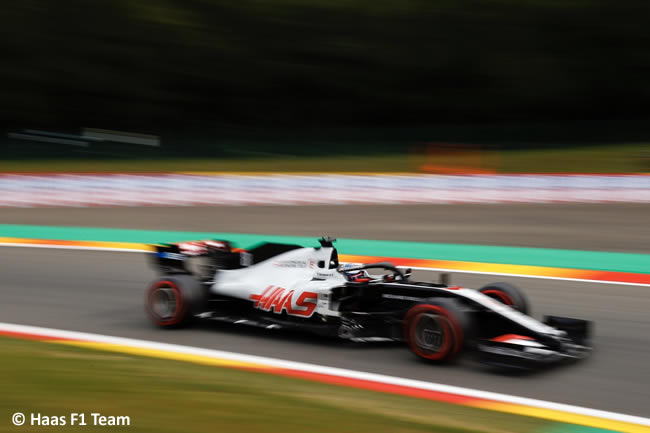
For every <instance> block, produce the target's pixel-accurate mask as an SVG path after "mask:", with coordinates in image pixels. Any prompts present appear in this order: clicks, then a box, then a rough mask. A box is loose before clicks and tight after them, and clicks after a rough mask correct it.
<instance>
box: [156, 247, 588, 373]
mask: <svg viewBox="0 0 650 433" xmlns="http://www.w3.org/2000/svg"><path fill="white" fill-rule="evenodd" d="M334 241H335V239H331V238H322V239H320V246H319V247H315V248H304V247H301V246H299V245H290V244H278V243H263V244H261V245H258V246H256V247H255V248H252V249H250V250H247V251H245V250H239V249H234V248H233V247H232V245H231V244H230V243H229V242H228V241H217V240H207V241H199V242H181V243H177V244H165V245H157V246H155V252H154V253H152V254H151V258H152V262H153V264H154V266H155V267H156V268H157V269H158V270H159V271H160V272H161V274H162V276H161V277H160V278H159V279H157V280H156V281H154V282H153V283H152V284H151V286H150V287H149V289H148V290H147V294H146V310H147V312H148V314H149V316H150V318H151V319H152V321H153V322H154V323H155V324H156V325H158V326H160V327H163V328H169V327H179V326H182V325H187V324H189V323H190V322H191V321H192V320H196V319H211V320H217V321H224V322H230V323H237V324H247V325H253V326H260V327H265V328H270V329H274V328H299V329H303V330H308V331H311V332H315V333H318V334H322V335H328V336H337V337H340V338H343V339H348V340H352V341H378V340H391V341H404V342H405V343H406V344H407V346H408V347H409V348H410V349H411V351H412V352H413V353H415V354H416V355H417V356H419V357H421V358H424V359H427V360H430V361H435V362H445V361H450V360H452V359H454V358H455V357H457V356H458V355H459V354H460V353H461V352H462V351H463V350H464V349H474V350H475V351H476V352H477V353H478V354H479V358H480V359H481V360H482V361H484V362H485V363H487V364H490V365H494V366H503V367H518V368H533V367H538V366H541V365H549V364H555V363H557V362H559V361H564V360H572V359H573V360H575V359H580V358H583V357H585V356H586V355H587V354H588V353H589V352H590V348H589V346H588V338H589V333H590V323H589V322H587V321H585V320H579V319H569V318H563V317H556V316H547V317H545V320H544V322H543V323H542V322H539V321H537V320H535V319H533V318H532V317H530V316H528V315H527V313H528V303H527V301H526V298H525V296H524V294H523V293H522V292H521V291H520V290H519V289H518V288H517V287H515V286H513V285H511V284H507V283H494V284H489V285H487V286H485V287H483V288H481V289H478V290H475V289H470V288H462V287H458V286H451V285H447V284H443V283H434V282H422V281H412V279H411V270H410V269H406V270H403V269H398V268H397V267H395V266H393V265H392V264H391V263H387V262H382V263H370V264H357V265H350V264H347V265H341V264H340V263H339V260H338V253H337V250H336V248H334V246H333V242H334ZM376 272H379V273H378V274H376Z"/></svg>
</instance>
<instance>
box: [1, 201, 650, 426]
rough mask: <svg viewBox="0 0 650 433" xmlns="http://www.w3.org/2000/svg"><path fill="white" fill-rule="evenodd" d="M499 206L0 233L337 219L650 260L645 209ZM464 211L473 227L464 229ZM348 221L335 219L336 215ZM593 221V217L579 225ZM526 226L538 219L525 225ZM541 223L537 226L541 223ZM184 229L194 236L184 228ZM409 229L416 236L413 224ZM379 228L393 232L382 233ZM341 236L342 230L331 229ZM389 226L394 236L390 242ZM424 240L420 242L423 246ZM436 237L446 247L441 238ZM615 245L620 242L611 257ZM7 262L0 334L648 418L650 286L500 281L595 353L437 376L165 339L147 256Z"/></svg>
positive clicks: (373, 353)
mask: <svg viewBox="0 0 650 433" xmlns="http://www.w3.org/2000/svg"><path fill="white" fill-rule="evenodd" d="M500 208H501V209H497V207H494V206H484V207H476V206H466V205H464V206H438V207H433V206H426V207H421V208H418V207H415V206H409V207H391V208H383V207H378V206H360V207H355V208H353V209H350V207H346V208H344V207H333V208H327V209H324V208H322V207H318V208H315V207H312V208H291V207H281V208H212V209H200V210H196V209H189V208H175V209H162V208H147V209H126V210H125V209H110V210H107V209H23V210H8V209H4V210H0V222H1V223H22V224H27V223H32V224H50V225H64V224H68V225H89V226H91V225H92V226H101V225H103V226H113V227H128V228H159V229H170V230H175V229H184V230H220V231H221V230H223V231H226V230H228V231H241V232H244V231H249V232H262V233H276V234H300V235H312V234H313V235H316V234H321V233H322V231H323V230H321V229H320V227H319V226H320V225H321V223H327V221H329V223H327V224H329V226H328V227H325V229H327V231H328V232H329V233H332V234H336V235H340V236H346V237H357V238H378V239H382V238H383V239H389V238H392V239H402V240H432V241H439V242H443V241H444V242H467V243H470V242H472V243H493V244H502V245H525V246H538V247H540V246H541V247H555V248H562V247H565V248H567V247H569V248H578V249H589V248H591V249H603V250H606V249H609V250H616V251H633V252H647V251H643V245H645V246H646V247H647V245H648V239H650V236H648V231H647V230H648V228H647V227H644V226H646V225H647V221H648V218H647V216H648V211H649V209H650V207H648V206H633V205H630V206H618V205H617V206H600V205H587V206H585V205H569V206H566V207H565V206H539V205H532V206H529V205H524V206H522V205H515V206H511V207H508V206H505V207H500ZM398 209H401V211H399V210H398ZM508 210H509V211H510V212H507V211H508ZM86 211H92V212H86ZM364 211H366V213H365V214H364ZM454 211H455V212H456V213H457V214H463V215H465V216H459V217H457V218H456V222H455V223H454V218H453V214H454ZM466 213H472V214H473V215H475V217H474V218H469V217H468V216H467V214H466ZM341 214H343V215H342V216H341V217H339V220H338V221H337V219H336V218H337V215H341ZM506 214H511V215H517V217H516V218H514V217H513V218H512V219H511V220H509V223H508V222H506V221H503V218H504V215H506ZM156 215H160V217H159V218H156ZM355 215H356V216H357V217H356V218H354V216H355ZM543 215H546V217H544V216H543ZM589 215H592V216H593V217H592V218H591V219H589V220H588V221H585V219H584V218H587V217H588V216H589ZM272 217H274V218H275V217H277V218H278V219H274V218H272ZM526 217H530V218H531V219H532V220H531V221H524V219H525V218H526ZM330 218H331V220H330ZM535 218H537V220H538V221H540V222H539V224H540V225H541V226H538V225H537V224H535V222H534V220H535ZM185 220H186V221H187V225H184V224H183V223H184V221H185ZM542 220H544V221H546V220H547V222H546V223H543V222H542ZM612 220H616V221H618V224H617V225H618V227H616V228H614V227H612V224H611V221H612ZM255 221H257V223H255ZM391 221H392V222H391ZM415 221H420V224H415V226H414V227H409V226H408V224H409V223H414V222H415ZM517 221H519V222H520V224H519V225H517V224H516V222H517ZM303 222H304V223H303ZM621 222H622V223H623V224H626V228H627V229H628V230H630V231H632V232H635V233H636V236H633V233H631V234H629V235H624V236H617V235H618V234H621V230H620V227H621V225H620V224H621ZM381 224H385V225H384V226H383V227H381ZM446 224H449V225H453V226H454V230H451V232H450V231H448V230H446V227H447V225H446ZM508 224H509V225H510V227H511V228H512V231H513V233H515V235H514V236H513V237H512V238H507V237H505V236H504V232H505V231H506V230H505V226H506V225H508ZM339 225H340V227H339V228H340V229H339V230H336V231H333V230H331V229H333V228H335V227H338V226H339ZM392 225H397V226H399V227H400V228H399V229H396V230H395V231H393V230H391V227H392ZM479 226H480V228H481V229H482V230H483V235H482V236H480V237H479V236H478V234H477V233H478V231H479V230H478V227H479ZM585 226H587V227H586V228H585ZM463 228H466V229H467V230H463ZM380 229H381V230H383V231H381V232H380ZM626 231H627V230H626ZM382 233H383V236H382ZM417 233H422V235H421V236H420V237H419V238H418V237H416V235H417ZM441 234H446V237H444V238H443V239H440V237H439V235H441ZM473 234H476V238H473V237H472V235H473ZM572 234H573V235H572ZM614 240H615V242H614ZM610 241H611V242H613V244H612V245H611V247H610V248H607V246H608V242H610ZM0 257H2V264H1V265H0V270H1V271H2V274H1V275H2V278H1V280H0V294H2V299H3V301H2V303H0V318H1V319H2V321H4V322H13V323H19V324H27V325H36V326H45V327H52V328H60V329H68V330H75V331H84V332H95V333H103V334H109V335H117V336H125V337H133V338H140V339H147V340H154V341H162V342H171V343H178V344H185V345H191V346H201V347H208V348H213V349H220V350H228V351H236V352H242V353H248V354H254V355H263V356H270V357H276V358H282V359H292V360H297V361H304V362H310V363H317V364H323V365H329V366H336V367H342V368H350V369H355V370H364V371H369V372H374V373H381V374H389V375H396V376H402V377H407V378H414V379H420V380H427V381H432V382H439V383H446V384H451V385H458V386H465V387H470V388H476V389H482V390H489V391H496V392H502V393H508V394H514V395H518V396H525V397H531V398H537V399H543V400H551V401H557V402H561V403H568V404H574V405H580V406H587V407H592V408H596V409H603V410H610V411H618V412H622V413H628V414H632V415H639V416H646V417H647V416H649V415H650V317H649V316H648V311H650V296H649V295H650V294H649V293H648V290H650V289H648V288H647V287H638V286H620V285H608V284H590V283H580V282H565V281H552V280H538V279H530V278H498V279H506V280H507V281H511V282H514V283H517V284H519V285H520V286H522V287H523V288H524V289H525V290H526V292H527V294H528V296H529V298H530V300H531V302H532V305H533V315H535V316H536V317H538V318H539V317H541V315H542V314H544V313H550V314H557V315H567V316H574V317H582V318H586V319H590V320H593V321H594V323H595V325H596V329H595V338H594V345H595V352H594V354H593V355H592V357H591V358H590V359H588V360H586V361H584V362H581V363H578V364H575V365H569V366H564V367H561V368H556V369H552V370H548V371H543V372H538V373H535V374H530V375H523V376H509V375H504V374H499V373H497V372H493V371H490V370H487V369H485V368H483V367H481V366H479V365H477V364H476V363H475V362H474V361H473V360H472V359H471V357H469V356H468V357H464V358H462V359H461V360H459V362H457V363H456V364H454V365H448V366H432V365H429V364H427V363H424V362H421V361H420V360H418V359H416V358H415V357H414V356H413V355H412V354H411V353H410V352H409V351H408V350H406V349H405V348H404V347H403V346H401V345H398V344H372V345H364V344H351V343H346V342H341V341H337V340H328V339H321V338H313V337H311V336H308V335H298V334H295V333H285V332H272V331H266V330H258V329H252V328H243V327H236V326H223V325H220V324H203V325H200V326H199V327H196V328H191V329H183V330H175V331H166V330H159V329H156V328H154V327H153V326H152V325H151V324H150V323H149V322H148V320H147V319H146V317H145V314H144V311H143V304H142V301H143V294H144V288H145V287H146V285H147V283H148V282H149V281H150V280H151V279H152V278H153V277H154V273H153V271H152V270H151V269H150V268H149V267H148V264H147V261H146V257H144V255H142V254H139V253H113V252H90V251H70V250H54V249H28V248H22V247H5V248H0ZM419 276H420V277H421V276H425V277H433V275H422V274H421V275H419ZM491 280H494V277H490V276H481V275H466V274H454V275H453V276H452V281H453V282H454V283H458V284H462V285H467V286H470V287H477V286H480V285H482V284H484V283H486V282H489V281H491Z"/></svg>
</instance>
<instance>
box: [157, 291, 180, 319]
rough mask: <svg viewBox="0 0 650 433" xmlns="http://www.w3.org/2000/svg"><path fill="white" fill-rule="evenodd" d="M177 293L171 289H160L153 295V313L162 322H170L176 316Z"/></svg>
mask: <svg viewBox="0 0 650 433" xmlns="http://www.w3.org/2000/svg"><path fill="white" fill-rule="evenodd" d="M176 301H177V300H176V292H175V291H174V290H173V289H172V288H171V287H158V288H156V289H154V291H153V292H152V293H151V311H152V312H153V313H154V314H155V315H156V316H157V317H158V319H160V320H169V319H171V318H173V317H174V316H175V315H176V310H177V302H176Z"/></svg>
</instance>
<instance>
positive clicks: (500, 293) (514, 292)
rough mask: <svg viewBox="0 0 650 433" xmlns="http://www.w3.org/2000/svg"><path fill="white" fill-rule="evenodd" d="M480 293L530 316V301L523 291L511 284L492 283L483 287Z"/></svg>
mask: <svg viewBox="0 0 650 433" xmlns="http://www.w3.org/2000/svg"><path fill="white" fill-rule="evenodd" d="M479 292H481V293H483V294H484V295H485V296H489V297H490V298H492V299H494V300H495V301H499V302H501V303H502V304H505V305H508V306H510V307H512V308H514V309H515V310H518V311H519V312H521V313H524V314H528V313H529V308H528V300H527V299H526V296H525V295H524V293H523V292H522V291H521V289H520V288H519V287H517V286H515V285H513V284H510V283H492V284H488V285H487V286H485V287H481V288H480V289H479Z"/></svg>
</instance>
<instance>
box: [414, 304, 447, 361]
mask: <svg viewBox="0 0 650 433" xmlns="http://www.w3.org/2000/svg"><path fill="white" fill-rule="evenodd" d="M443 320H445V319H443V318H442V317H441V316H439V315H437V314H429V313H423V314H420V315H419V316H418V320H417V323H416V325H415V344H417V346H418V347H419V348H420V349H422V350H424V351H427V352H434V353H437V352H440V350H441V349H442V347H443V345H445V343H446V339H447V338H448V336H447V335H445V334H446V333H445V330H446V327H447V326H448V324H447V323H445V322H443Z"/></svg>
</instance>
